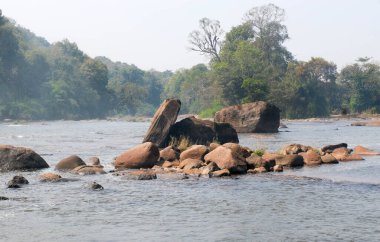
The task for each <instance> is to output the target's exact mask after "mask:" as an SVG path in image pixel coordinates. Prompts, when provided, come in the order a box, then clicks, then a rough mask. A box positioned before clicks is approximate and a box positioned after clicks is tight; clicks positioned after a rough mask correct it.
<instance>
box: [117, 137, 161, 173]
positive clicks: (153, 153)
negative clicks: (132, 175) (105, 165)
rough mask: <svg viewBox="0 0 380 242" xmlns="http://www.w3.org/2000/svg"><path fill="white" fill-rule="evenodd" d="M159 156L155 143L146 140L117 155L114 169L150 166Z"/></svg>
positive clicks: (154, 163) (155, 162)
mask: <svg viewBox="0 0 380 242" xmlns="http://www.w3.org/2000/svg"><path fill="white" fill-rule="evenodd" d="M159 158H160V151H159V150H158V147H157V145H155V144H153V143H152V142H146V143H143V144H140V145H137V146H135V147H133V148H132V149H129V150H127V151H125V152H124V153H122V154H121V155H119V156H118V157H117V158H116V160H115V162H114V165H115V168H116V169H124V168H135V169H140V168H152V167H153V166H154V165H156V164H157V162H158V159H159Z"/></svg>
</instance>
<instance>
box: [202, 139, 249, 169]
mask: <svg viewBox="0 0 380 242" xmlns="http://www.w3.org/2000/svg"><path fill="white" fill-rule="evenodd" d="M204 159H205V161H206V162H207V163H209V162H214V163H215V164H216V165H217V166H218V167H219V169H221V170H223V169H228V170H229V171H230V172H231V173H238V174H240V173H246V172H247V163H246V161H245V159H244V158H243V157H241V156H240V155H238V154H236V153H235V152H233V150H231V149H229V148H226V147H223V146H219V147H217V148H216V149H215V150H213V151H211V152H210V153H208V154H207V155H206V156H205V158H204Z"/></svg>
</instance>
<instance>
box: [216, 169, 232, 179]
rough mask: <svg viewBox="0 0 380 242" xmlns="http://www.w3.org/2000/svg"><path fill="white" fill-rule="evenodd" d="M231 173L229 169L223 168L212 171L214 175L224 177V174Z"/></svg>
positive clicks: (228, 174)
mask: <svg viewBox="0 0 380 242" xmlns="http://www.w3.org/2000/svg"><path fill="white" fill-rule="evenodd" d="M230 175H231V173H230V171H229V170H228V169H223V170H219V171H214V172H213V173H212V177H222V176H230Z"/></svg>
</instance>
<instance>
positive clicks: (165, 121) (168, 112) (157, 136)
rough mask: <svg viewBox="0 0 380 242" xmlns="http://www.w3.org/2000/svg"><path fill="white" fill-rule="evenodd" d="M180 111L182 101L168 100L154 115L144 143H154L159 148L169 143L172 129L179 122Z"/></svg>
mask: <svg viewBox="0 0 380 242" xmlns="http://www.w3.org/2000/svg"><path fill="white" fill-rule="evenodd" d="M180 109H181V101H180V100H178V99H166V100H165V101H164V102H163V103H162V104H161V106H160V107H159V108H158V110H157V111H156V113H155V114H154V116H153V119H152V122H151V124H150V127H149V129H148V132H147V133H146V135H145V137H144V141H143V143H146V142H152V143H155V144H156V145H158V146H159V147H164V146H165V143H167V139H168V134H169V130H170V127H171V126H172V125H173V124H174V123H175V121H176V120H177V116H178V112H179V110H180Z"/></svg>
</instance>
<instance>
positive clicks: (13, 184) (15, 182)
mask: <svg viewBox="0 0 380 242" xmlns="http://www.w3.org/2000/svg"><path fill="white" fill-rule="evenodd" d="M25 184H29V181H28V180H27V179H26V178H25V177H23V176H14V177H13V178H12V180H10V181H9V182H8V183H7V187H8V188H20V187H21V186H20V185H25Z"/></svg>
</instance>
